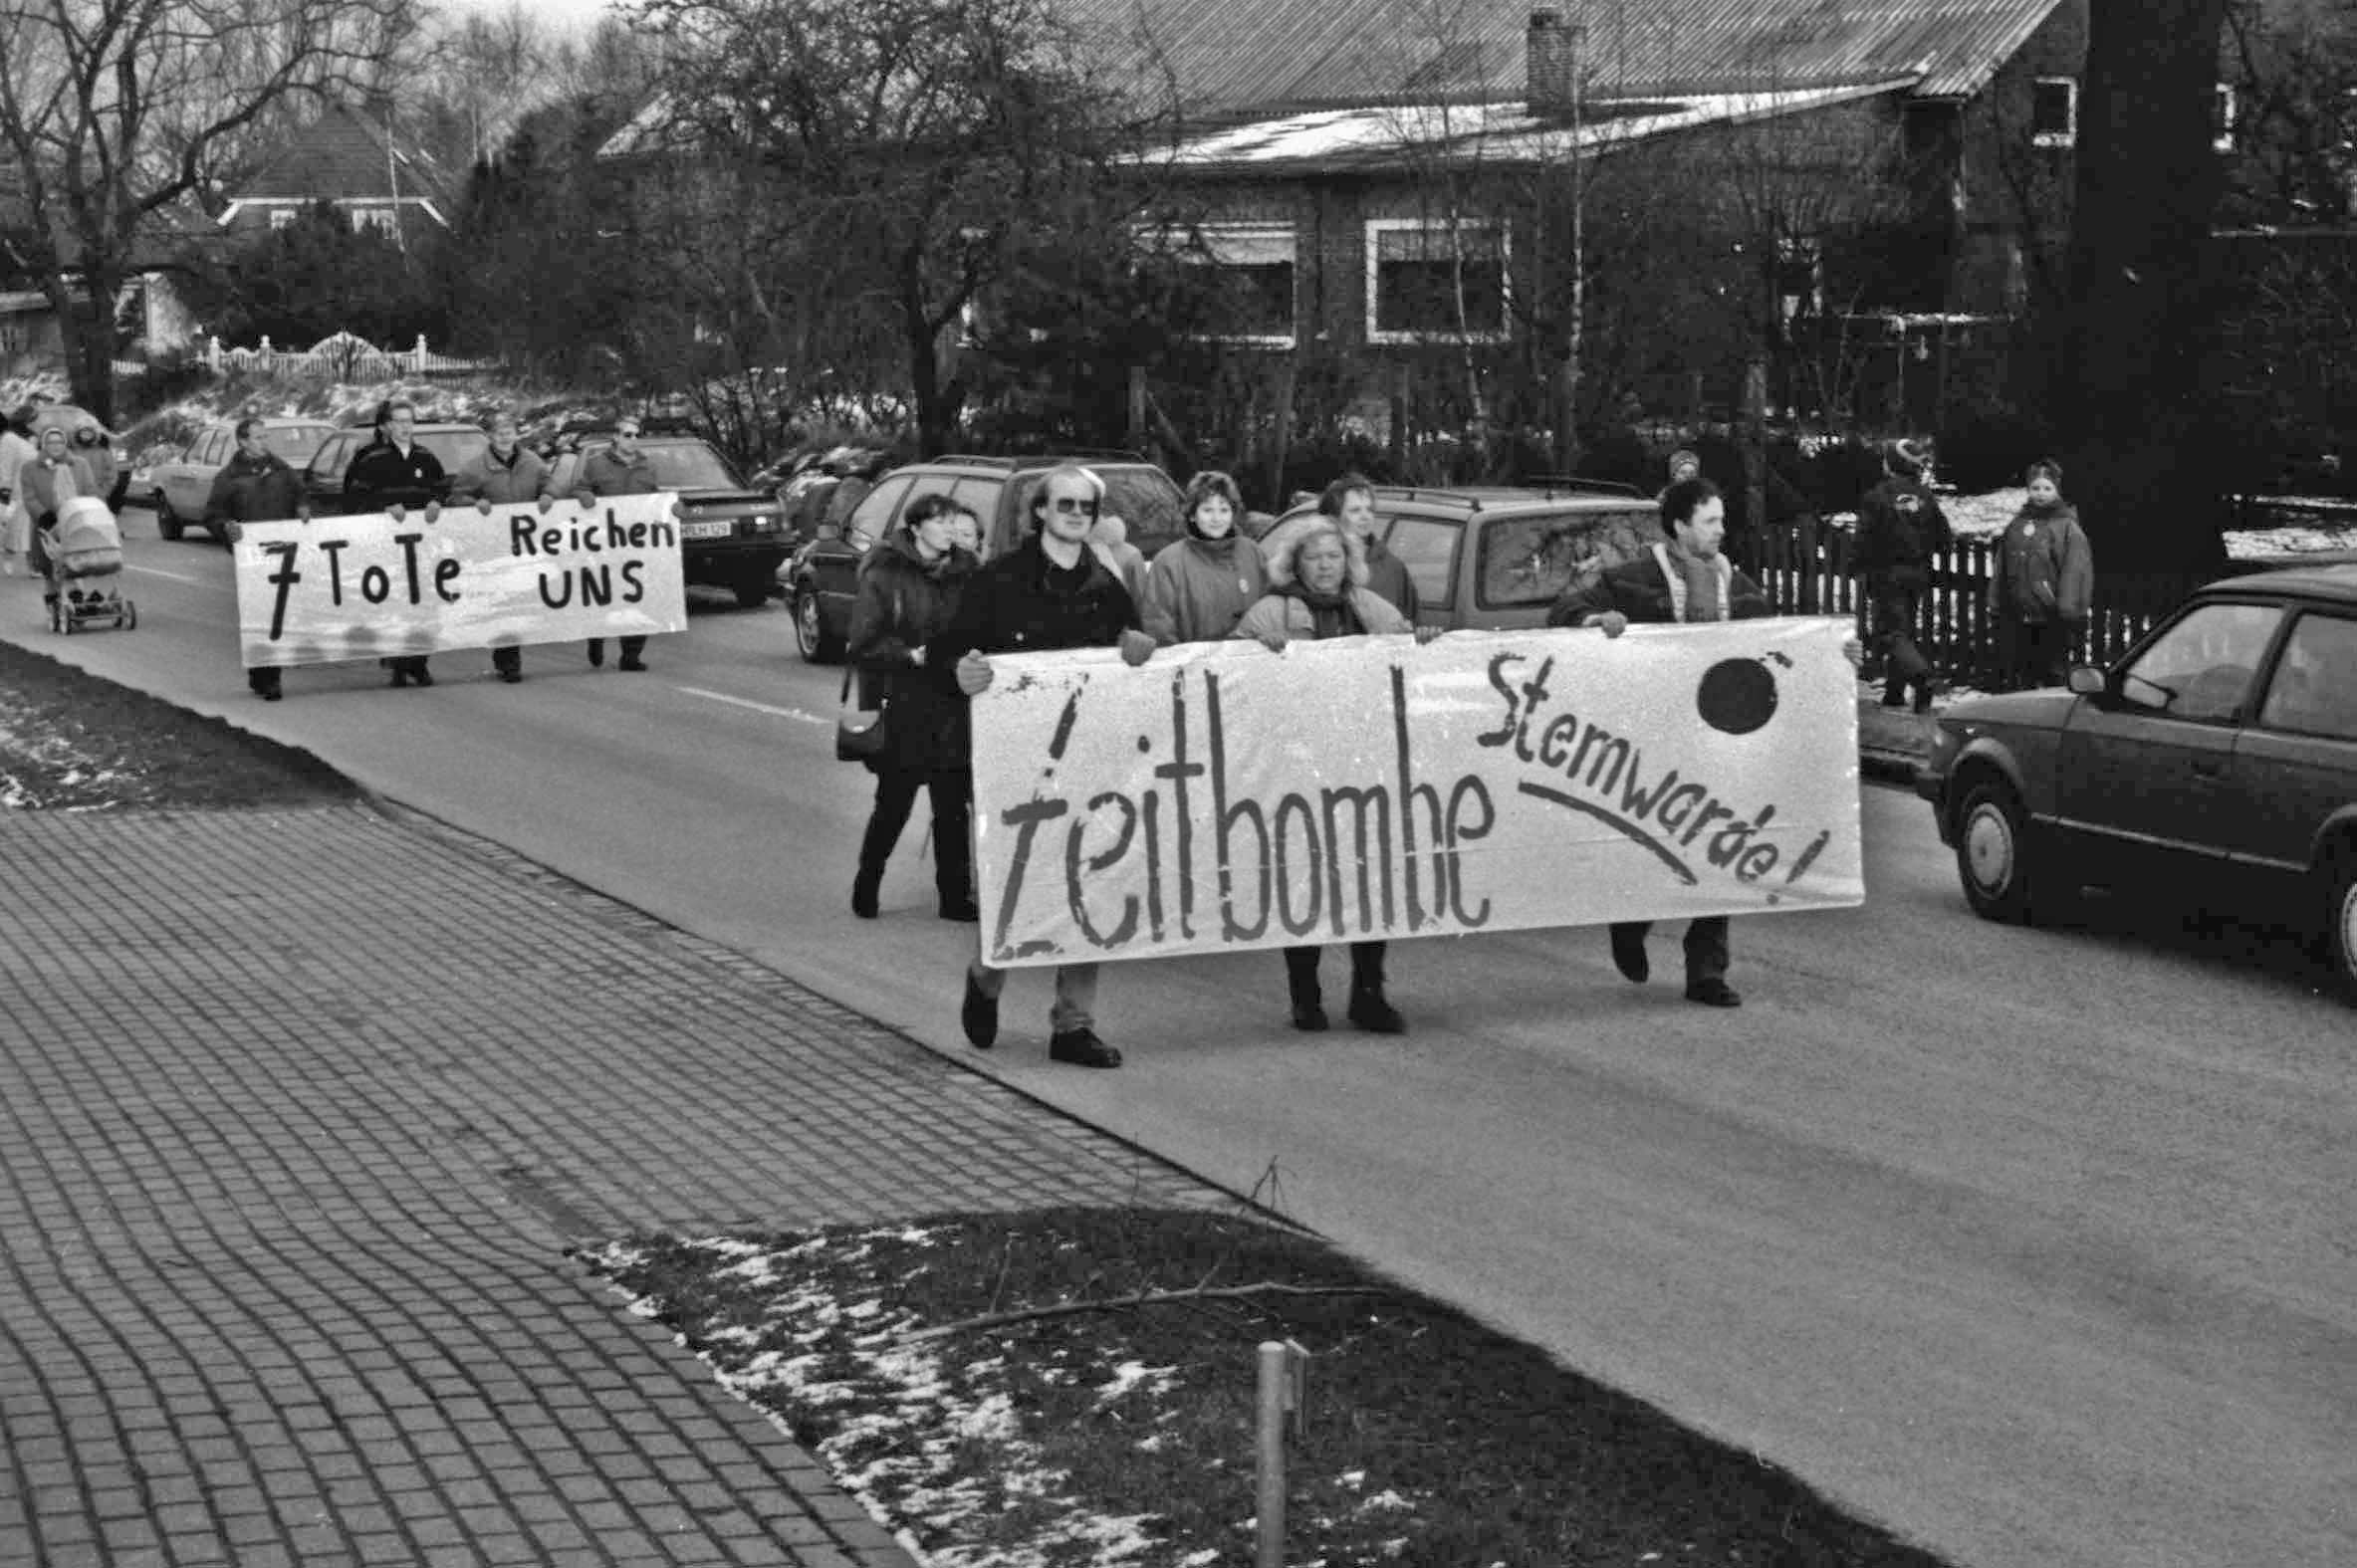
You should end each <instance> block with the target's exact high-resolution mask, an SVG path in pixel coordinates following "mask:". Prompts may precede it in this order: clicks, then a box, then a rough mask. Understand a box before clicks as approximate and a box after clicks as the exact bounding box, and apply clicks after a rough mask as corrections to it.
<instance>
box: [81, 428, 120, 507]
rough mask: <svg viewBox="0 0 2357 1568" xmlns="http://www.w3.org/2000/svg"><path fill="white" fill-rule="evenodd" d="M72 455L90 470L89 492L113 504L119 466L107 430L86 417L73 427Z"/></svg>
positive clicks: (112, 505) (109, 504)
mask: <svg viewBox="0 0 2357 1568" xmlns="http://www.w3.org/2000/svg"><path fill="white" fill-rule="evenodd" d="M74 455H75V456H76V457H78V458H80V459H82V466H83V467H85V468H87V469H89V470H90V482H91V487H92V488H91V492H90V493H91V494H92V495H94V496H96V497H98V499H99V500H101V501H104V502H106V503H107V506H108V509H109V510H113V508H114V506H115V481H116V480H117V478H118V477H119V476H120V475H121V473H122V470H121V467H120V466H119V465H118V464H117V463H116V461H115V448H114V447H113V446H112V445H111V444H110V443H109V442H108V440H107V432H106V431H104V430H102V429H100V428H99V422H98V421H97V420H95V419H86V420H84V421H83V422H82V423H81V424H80V425H77V426H76V427H75V429H74Z"/></svg>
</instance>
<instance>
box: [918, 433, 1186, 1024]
mask: <svg viewBox="0 0 2357 1568" xmlns="http://www.w3.org/2000/svg"><path fill="white" fill-rule="evenodd" d="M1102 507H1103V503H1102V500H1101V491H1100V488H1099V486H1098V485H1097V482H1096V479H1095V477H1094V476H1093V475H1091V474H1089V473H1088V471H1087V470H1085V469H1082V468H1079V467H1076V466H1074V465H1072V464H1069V463H1067V464H1064V465H1063V466H1061V467H1060V468H1053V469H1050V470H1049V471H1048V474H1047V477H1046V478H1045V479H1043V480H1042V481H1041V484H1040V488H1039V489H1038V490H1037V491H1035V492H1034V493H1033V495H1032V534H1031V537H1030V538H1029V539H1027V540H1025V541H1024V542H1023V543H1022V544H1021V545H1018V546H1017V547H1016V548H1015V549H1013V550H1011V551H1009V552H1007V553H1006V554H1005V555H1003V556H1000V557H998V558H997V559H995V560H992V561H990V562H989V563H988V564H986V565H984V566H983V567H982V568H981V569H980V570H979V571H977V572H975V573H974V575H973V576H972V577H971V578H969V579H968V581H967V584H966V591H965V593H964V595H963V596H962V597H961V598H960V599H959V600H958V608H957V613H956V614H955V615H954V616H953V617H952V618H951V620H950V623H949V629H948V630H947V631H945V632H943V633H942V634H941V635H940V636H938V637H936V638H934V639H933V641H932V642H931V643H930V644H928V645H927V646H926V649H925V662H926V663H927V664H929V665H931V666H932V667H933V668H935V669H937V670H954V671H955V672H956V677H957V683H958V689H959V690H960V691H962V692H964V693H965V694H966V695H967V696H968V697H973V696H976V695H978V694H980V693H982V692H984V691H987V690H989V688H990V684H991V679H992V670H991V664H990V659H989V655H991V654H993V653H1039V652H1042V651H1045V650H1047V649H1051V648H1101V647H1108V646H1116V645H1117V646H1118V647H1119V648H1120V649H1121V657H1122V658H1123V659H1124V660H1125V661H1127V662H1128V663H1130V664H1133V665H1135V664H1143V663H1145V662H1146V660H1147V659H1149V658H1151V657H1152V656H1153V653H1154V639H1153V638H1151V637H1149V636H1147V635H1146V634H1145V632H1144V631H1143V630H1141V629H1140V628H1139V625H1138V614H1137V604H1136V602H1135V601H1134V600H1132V599H1131V598H1130V596H1129V589H1128V588H1127V587H1125V586H1124V585H1123V584H1122V581H1121V577H1120V574H1119V573H1118V572H1116V571H1114V570H1113V568H1112V567H1110V566H1108V565H1106V564H1105V562H1104V561H1103V560H1102V559H1101V558H1099V557H1098V556H1097V554H1096V552H1094V551H1092V550H1090V549H1089V548H1088V535H1089V532H1090V531H1091V530H1092V529H1094V528H1095V526H1096V519H1097V514H1098V513H1099V512H1100V511H1101V510H1102ZM985 940H986V941H987V940H988V939H987V937H986V938H985ZM1096 969H1097V967H1096V965H1094V964H1087V963H1083V964H1065V965H1061V966H1060V967H1059V968H1058V969H1057V971H1056V1005H1055V1007H1054V1008H1052V1009H1050V1012H1049V1015H1048V1017H1049V1029H1050V1033H1049V1040H1048V1054H1049V1056H1050V1058H1051V1059H1053V1060H1056V1061H1063V1062H1071V1063H1073V1064H1075V1065H1077V1066H1082V1067H1118V1066H1120V1065H1121V1053H1120V1052H1119V1051H1117V1050H1115V1049H1114V1048H1113V1047H1112V1046H1110V1045H1107V1044H1106V1043H1105V1042H1104V1041H1103V1040H1101V1039H1099V1038H1097V1034H1096ZM1006 989H1007V972H1006V971H1005V970H1002V969H992V968H991V967H990V966H989V965H987V964H985V963H983V961H982V958H981V956H980V955H979V954H977V955H976V957H975V960H974V962H973V964H972V965H970V966H969V967H968V968H967V970H966V998H965V1003H964V1005H963V1006H962V1008H960V1010H959V1021H960V1023H961V1024H962V1025H963V1026H964V1028H965V1031H966V1038H967V1039H968V1040H970V1041H972V1042H973V1043H974V1045H975V1046H977V1047H978V1048H980V1049H983V1050H988V1049H989V1048H990V1047H991V1046H992V1045H993V1044H995V1043H996V1042H997V1040H998V1037H999V997H1000V994H1001V993H1003V992H1004V991H1005V990H1006Z"/></svg>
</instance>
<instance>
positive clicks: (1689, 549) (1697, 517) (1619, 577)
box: [1546, 479, 1862, 1008]
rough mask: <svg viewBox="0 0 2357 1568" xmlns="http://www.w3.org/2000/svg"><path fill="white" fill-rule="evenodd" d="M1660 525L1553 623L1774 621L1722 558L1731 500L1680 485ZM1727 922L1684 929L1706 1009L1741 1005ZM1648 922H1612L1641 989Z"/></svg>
mask: <svg viewBox="0 0 2357 1568" xmlns="http://www.w3.org/2000/svg"><path fill="white" fill-rule="evenodd" d="M1661 529H1662V532H1663V533H1664V534H1666V535H1668V536H1669V537H1668V539H1667V540H1666V541H1664V542H1663V543H1661V544H1659V545H1655V546H1654V547H1653V548H1652V549H1650V550H1648V551H1646V552H1645V553H1644V554H1643V555H1641V556H1638V557H1637V558H1636V559H1635V560H1625V561H1622V562H1621V563H1620V564H1619V565H1616V566H1609V567H1606V568H1605V570H1604V572H1603V574H1602V575H1601V576H1598V577H1597V578H1595V579H1594V580H1593V581H1592V582H1589V583H1587V584H1585V585H1584V586H1582V585H1578V584H1574V585H1573V586H1571V587H1569V588H1566V589H1565V590H1564V591H1563V595H1562V597H1560V598H1558V599H1556V600H1555V602H1554V606H1553V607H1552V608H1551V609H1549V610H1548V611H1547V612H1546V623H1547V624H1548V625H1549V626H1595V627H1600V628H1602V630H1603V633H1604V635H1605V636H1607V637H1617V636H1619V635H1620V634H1621V633H1622V632H1624V631H1626V630H1628V627H1629V622H1630V621H1633V620H1634V621H1648V622H1696V621H1712V620H1751V619H1755V618H1757V617H1759V616H1764V615H1772V614H1774V613H1775V610H1774V609H1773V607H1771V606H1770V605H1769V604H1768V595H1767V594H1765V593H1763V592H1762V591H1761V589H1760V584H1758V583H1757V582H1754V581H1753V580H1752V579H1751V578H1750V577H1748V576H1746V575H1744V573H1743V572H1741V571H1739V570H1737V569H1736V566H1735V563H1734V562H1733V561H1731V560H1728V559H1727V558H1726V556H1724V555H1722V554H1721V553H1720V550H1719V546H1720V544H1721V543H1722V542H1723V541H1724V540H1725V539H1726V537H1727V502H1726V500H1725V499H1724V498H1723V497H1722V496H1721V495H1720V494H1719V487H1718V486H1717V485H1714V484H1712V483H1711V482H1710V481H1709V480H1707V479H1683V480H1680V481H1679V482H1678V483H1676V484H1674V485H1672V486H1670V488H1669V489H1667V490H1665V491H1663V492H1662V493H1661ZM1843 652H1844V653H1846V654H1847V655H1848V656H1849V661H1850V663H1851V665H1852V666H1853V667H1854V666H1855V665H1856V664H1857V662H1858V660H1859V658H1860V657H1861V655H1862V650H1861V649H1860V648H1859V646H1858V644H1857V641H1856V639H1855V638H1852V639H1851V641H1850V642H1849V644H1848V646H1847V647H1846V648H1844V649H1843ZM1728 923H1729V922H1728V917H1727V916H1725V915H1702V916H1698V917H1696V918H1695V919H1694V920H1692V921H1690V922H1688V923H1687V927H1686V1000H1687V1001H1688V1002H1699V1003H1702V1004H1703V1005H1704V1006H1706V1007H1713V1008H1734V1007H1740V1006H1742V1004H1743V1000H1744V999H1743V998H1742V997H1741V996H1739V995H1737V993H1736V991H1735V988H1733V987H1732V986H1730V985H1728V984H1727V965H1728V960H1729V954H1728V940H1727V938H1728ZM1652 929H1653V923H1652V922H1651V921H1649V920H1630V921H1616V922H1614V924H1613V926H1612V962H1613V965H1614V966H1615V967H1616V968H1618V969H1619V971H1620V973H1621V974H1622V975H1623V976H1625V977H1626V978H1627V979H1629V980H1631V981H1633V982H1635V983H1637V984H1639V985H1642V984H1644V982H1645V981H1646V980H1647V979H1648V978H1649V977H1650V976H1651V974H1652V963H1651V961H1650V960H1649V959H1647V958H1646V956H1645V934H1646V933H1647V932H1648V931H1650V930H1652Z"/></svg>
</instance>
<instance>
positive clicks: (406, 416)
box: [344, 397, 449, 686]
mask: <svg viewBox="0 0 2357 1568" xmlns="http://www.w3.org/2000/svg"><path fill="white" fill-rule="evenodd" d="M416 429H417V408H416V405H415V404H413V403H410V402H407V401H404V400H403V399H401V398H397V397H388V398H385V399H384V400H383V401H382V402H380V403H378V404H377V405H376V439H375V440H373V441H371V442H369V443H368V444H367V445H366V446H364V447H362V448H360V450H359V455H358V456H356V457H354V459H353V460H352V467H351V468H350V469H349V470H348V471H346V473H345V476H344V494H345V496H346V497H347V498H348V499H349V500H351V501H352V502H353V503H354V505H355V506H356V508H357V509H358V510H359V511H362V512H385V513H389V514H391V516H392V520H393V521H394V522H395V523H398V522H400V521H401V519H402V518H403V517H404V516H405V515H406V514H407V511H408V509H409V508H411V507H423V508H424V509H425V520H426V522H427V523H428V524H431V523H432V522H433V521H434V520H435V519H436V518H437V517H439V516H441V511H442V496H443V493H444V492H445V491H446V490H448V488H449V477H448V476H447V475H445V474H444V473H443V472H442V460H441V459H440V458H438V457H436V456H434V455H433V453H431V452H429V451H427V450H426V449H425V448H424V447H422V446H419V445H418V444H417V441H416V437H415V435H414V432H415V430H416ZM384 662H385V663H386V664H388V665H390V666H391V667H392V683H393V684H394V685H395V686H406V685H408V684H409V683H410V682H411V681H415V682H416V683H417V684H418V685H420V686H431V685H432V684H433V683H434V677H433V674H432V672H431V671H429V670H427V669H426V667H425V655H424V654H422V653H416V654H405V655H401V656H399V657H395V658H391V659H387V660H385V661H384Z"/></svg>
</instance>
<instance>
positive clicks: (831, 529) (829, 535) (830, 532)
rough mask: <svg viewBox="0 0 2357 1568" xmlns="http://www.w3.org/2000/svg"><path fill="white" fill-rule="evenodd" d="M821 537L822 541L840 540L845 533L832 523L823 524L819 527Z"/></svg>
mask: <svg viewBox="0 0 2357 1568" xmlns="http://www.w3.org/2000/svg"><path fill="white" fill-rule="evenodd" d="M819 537H820V538H821V539H840V538H842V537H843V531H842V530H841V529H839V528H837V527H835V526H834V525H833V524H832V523H822V524H820V525H819Z"/></svg>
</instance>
